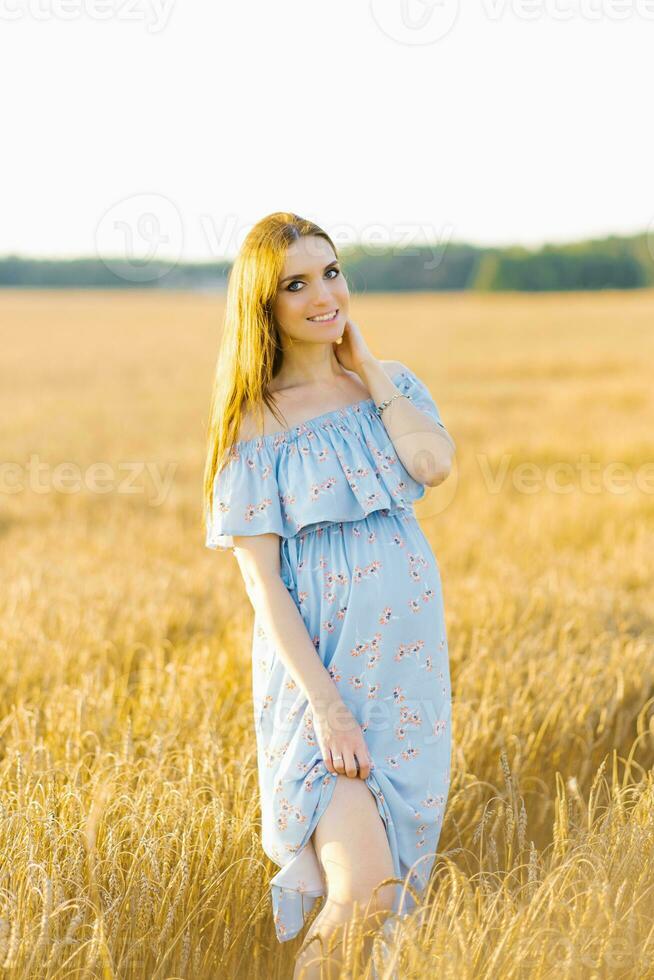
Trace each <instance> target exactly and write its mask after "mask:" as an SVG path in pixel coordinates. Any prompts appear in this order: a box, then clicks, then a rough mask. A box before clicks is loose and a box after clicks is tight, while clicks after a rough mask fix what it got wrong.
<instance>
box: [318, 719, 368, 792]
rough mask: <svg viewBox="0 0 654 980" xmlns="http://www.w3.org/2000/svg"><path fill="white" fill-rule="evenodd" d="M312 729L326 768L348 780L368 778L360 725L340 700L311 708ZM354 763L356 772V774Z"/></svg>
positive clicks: (366, 755) (366, 749) (366, 754)
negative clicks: (320, 707) (318, 707)
mask: <svg viewBox="0 0 654 980" xmlns="http://www.w3.org/2000/svg"><path fill="white" fill-rule="evenodd" d="M312 712H313V729H314V732H315V734H316V738H317V740H318V745H319V746H320V750H321V753H322V757H323V760H324V763H325V765H326V767H327V769H328V770H329V771H330V772H332V773H334V774H340V775H346V776H349V777H350V778H351V779H356V778H357V776H358V777H359V778H360V779H367V778H368V776H369V774H370V767H371V759H370V755H369V753H368V747H367V745H366V742H365V739H364V737H363V732H362V731H361V726H360V725H359V723H358V722H357V720H356V718H355V717H354V715H353V714H352V712H351V711H350V709H349V708H348V707H347V705H346V704H345V703H344V702H343V701H332V702H330V703H329V704H328V705H326V706H325V707H324V708H322V709H321V710H317V709H316V708H313V709H312ZM357 761H358V763H359V770H358V771H357Z"/></svg>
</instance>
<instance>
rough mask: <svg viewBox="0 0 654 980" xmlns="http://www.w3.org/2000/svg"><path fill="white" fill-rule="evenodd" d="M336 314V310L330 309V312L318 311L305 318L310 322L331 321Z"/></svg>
mask: <svg viewBox="0 0 654 980" xmlns="http://www.w3.org/2000/svg"><path fill="white" fill-rule="evenodd" d="M337 316H338V310H337V309H336V310H332V311H331V313H320V314H319V315H317V316H308V317H307V320H310V321H311V323H333V322H334V320H335V319H336V317H337Z"/></svg>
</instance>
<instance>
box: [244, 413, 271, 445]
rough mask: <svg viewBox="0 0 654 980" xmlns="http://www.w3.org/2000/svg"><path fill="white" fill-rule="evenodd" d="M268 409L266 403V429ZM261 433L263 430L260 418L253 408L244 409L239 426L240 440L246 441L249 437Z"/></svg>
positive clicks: (264, 414)
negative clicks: (260, 425) (260, 426)
mask: <svg viewBox="0 0 654 980" xmlns="http://www.w3.org/2000/svg"><path fill="white" fill-rule="evenodd" d="M269 414H270V413H269V412H268V409H267V408H266V406H265V405H264V408H263V417H264V429H265V428H266V421H267V420H266V416H267V415H269ZM260 435H261V430H260V428H259V419H258V416H257V414H256V413H255V412H253V411H252V409H251V408H249V409H244V411H243V412H242V413H241V419H240V422H239V426H238V436H237V441H238V442H245V441H246V440H248V439H254V438H256V437H257V436H260Z"/></svg>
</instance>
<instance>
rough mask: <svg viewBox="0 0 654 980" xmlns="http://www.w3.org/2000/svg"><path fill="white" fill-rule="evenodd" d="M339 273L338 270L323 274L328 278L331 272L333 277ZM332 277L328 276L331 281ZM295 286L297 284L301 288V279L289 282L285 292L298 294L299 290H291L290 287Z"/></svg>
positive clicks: (329, 270)
mask: <svg viewBox="0 0 654 980" xmlns="http://www.w3.org/2000/svg"><path fill="white" fill-rule="evenodd" d="M340 271H341V270H340V269H328V270H327V272H326V273H325V275H326V276H328V275H329V273H330V272H333V273H334V276H337V275H338V274H339V273H340ZM334 276H330V278H331V279H333V278H334ZM296 284H299V285H300V286H302V285H303V283H302V280H301V279H293V281H292V282H289V284H288V286H287V287H286V290H287V292H289V293H299V292H300V290H299V289H291V286H295V285H296Z"/></svg>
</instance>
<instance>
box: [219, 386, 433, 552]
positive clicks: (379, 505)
mask: <svg viewBox="0 0 654 980" xmlns="http://www.w3.org/2000/svg"><path fill="white" fill-rule="evenodd" d="M393 381H394V383H395V385H396V386H397V387H398V388H399V390H400V391H402V392H403V393H404V394H407V395H408V396H409V397H410V398H411V400H412V401H413V402H414V404H415V405H416V406H417V407H418V408H421V409H422V410H424V411H426V412H427V413H428V414H429V415H430V416H431V417H432V418H434V419H435V420H436V421H437V422H438V423H439V425H441V426H442V427H443V428H445V426H444V425H443V422H442V420H441V417H440V413H439V410H438V407H437V406H436V403H435V402H434V400H433V398H432V397H431V395H430V393H429V391H428V389H427V388H426V386H425V385H424V384H423V382H422V381H420V379H419V378H418V377H417V376H416V375H415V374H414V373H413V372H412V371H410V370H409V369H408V368H404V369H403V370H402V371H399V372H397V373H396V374H395V375H394V376H393ZM424 493H425V487H424V485H423V484H421V483H418V482H417V481H416V480H414V479H413V477H411V476H410V475H409V473H408V472H407V470H406V468H405V467H404V466H403V465H402V462H401V460H400V459H399V457H398V456H397V453H396V452H395V448H394V446H393V442H392V441H391V439H390V437H389V435H388V433H387V432H386V428H385V426H384V423H383V421H382V419H381V418H380V417H379V416H378V414H377V412H376V408H375V403H374V400H373V399H372V398H368V399H365V400H363V401H360V402H356V403H355V404H353V405H348V406H346V407H344V408H339V409H335V410H334V411H331V412H325V413H324V414H322V415H318V416H316V417H314V418H312V419H308V420H307V421H306V422H303V423H301V424H300V425H297V426H294V427H293V428H291V429H287V430H284V431H283V432H277V433H273V434H272V435H269V436H259V437H256V438H254V439H248V440H242V441H240V442H237V443H235V444H234V446H233V447H232V450H231V453H230V456H229V459H228V463H227V465H226V466H225V467H224V468H223V470H221V471H220V472H218V473H217V474H216V477H215V479H214V499H213V516H212V518H211V519H210V520H208V522H207V535H206V542H205V543H206V546H207V547H208V548H233V546H234V542H233V536H234V535H248V536H249V535H256V534H266V533H273V534H278V535H279V536H280V537H281V538H293V537H295V536H296V535H297V534H298V533H299V532H300V531H302V530H304V529H305V528H308V527H313V526H314V525H319V524H322V523H332V522H346V521H356V520H361V519H362V518H364V517H367V516H368V515H369V514H371V513H373V512H374V511H378V510H386V511H387V512H388V513H392V512H395V511H398V510H407V511H410V510H412V505H413V502H414V501H416V500H419V499H420V498H421V497H422V496H423V495H424Z"/></svg>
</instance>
